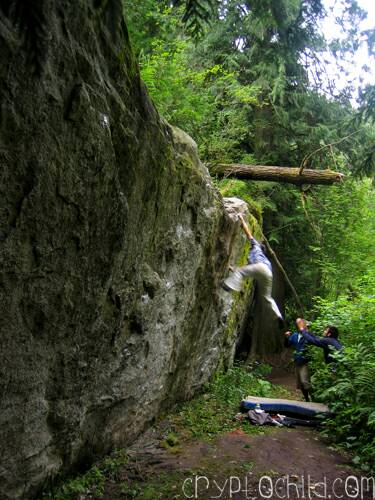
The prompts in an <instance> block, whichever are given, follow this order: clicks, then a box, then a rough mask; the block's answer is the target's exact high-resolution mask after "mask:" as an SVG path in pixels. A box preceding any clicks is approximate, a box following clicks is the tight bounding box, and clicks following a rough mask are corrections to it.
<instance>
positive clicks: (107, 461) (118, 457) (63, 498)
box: [41, 450, 128, 500]
mask: <svg viewBox="0 0 375 500" xmlns="http://www.w3.org/2000/svg"><path fill="white" fill-rule="evenodd" d="M127 462H128V456H127V454H126V453H125V451H124V450H115V451H114V452H113V453H112V454H111V455H109V456H107V457H106V458H104V459H103V460H102V461H100V462H99V463H97V464H96V465H94V466H93V467H92V468H91V469H90V470H89V471H87V472H86V473H85V474H83V475H81V476H78V477H75V478H72V479H70V480H67V481H65V482H64V483H63V484H61V485H60V486H57V487H55V488H53V489H52V490H49V491H45V492H44V493H43V494H42V495H41V498H42V499H43V500H44V499H48V498H51V499H53V500H75V499H76V498H79V496H80V495H89V497H90V498H101V497H102V495H103V493H104V487H105V484H106V482H107V481H108V479H116V478H117V474H118V471H119V469H120V468H121V466H123V465H124V464H126V463H127Z"/></svg>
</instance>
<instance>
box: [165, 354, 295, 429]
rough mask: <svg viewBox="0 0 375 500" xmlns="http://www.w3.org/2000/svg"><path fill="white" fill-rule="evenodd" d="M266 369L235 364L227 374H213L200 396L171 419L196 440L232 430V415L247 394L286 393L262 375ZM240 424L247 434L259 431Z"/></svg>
mask: <svg viewBox="0 0 375 500" xmlns="http://www.w3.org/2000/svg"><path fill="white" fill-rule="evenodd" d="M266 372H267V368H266V367H264V366H262V368H257V369H255V370H251V369H250V370H246V369H245V367H244V366H242V365H240V364H238V365H235V366H233V367H232V368H230V369H229V370H228V371H227V372H226V373H221V374H218V375H216V377H215V378H214V379H213V381H212V382H211V383H210V384H208V385H207V387H206V389H205V391H204V393H203V394H202V395H201V396H199V397H197V398H195V399H193V400H192V401H189V402H188V403H184V404H183V405H182V406H181V408H179V410H178V412H177V413H176V415H175V417H174V418H173V422H174V424H175V425H177V426H181V427H182V428H183V429H184V431H185V433H188V436H189V437H192V438H199V439H211V438H213V437H214V436H216V435H218V434H221V433H222V432H225V431H231V430H233V429H234V428H236V427H238V425H239V422H237V421H233V416H234V414H235V413H236V412H237V411H238V408H239V403H240V401H241V400H242V399H243V398H245V397H246V396H248V395H250V394H251V395H252V396H260V397H277V396H279V397H281V395H284V396H285V394H287V391H286V390H283V389H282V388H280V387H275V386H272V385H271V384H270V382H268V381H267V380H264V379H262V378H261V377H262V375H264V374H265V373H266ZM242 427H243V430H245V431H246V432H249V433H254V432H258V431H259V429H258V428H257V427H252V426H249V424H248V422H246V421H245V422H244V423H243V424H242Z"/></svg>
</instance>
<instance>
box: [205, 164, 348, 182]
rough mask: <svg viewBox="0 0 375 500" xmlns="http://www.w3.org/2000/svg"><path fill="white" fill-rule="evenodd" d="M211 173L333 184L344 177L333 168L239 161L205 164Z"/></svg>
mask: <svg viewBox="0 0 375 500" xmlns="http://www.w3.org/2000/svg"><path fill="white" fill-rule="evenodd" d="M207 167H208V169H209V171H210V173H211V174H212V175H217V176H219V177H235V178H236V179H252V180H256V181H273V182H287V183H289V184H296V185H297V186H300V185H302V184H334V183H335V182H340V181H342V180H343V178H344V174H341V173H340V172H334V171H333V170H311V169H307V168H305V169H304V170H303V172H302V173H300V169H299V168H295V167H276V166H266V165H243V164H241V163H232V164H225V163H218V164H215V165H207Z"/></svg>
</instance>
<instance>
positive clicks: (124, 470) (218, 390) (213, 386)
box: [40, 365, 288, 500]
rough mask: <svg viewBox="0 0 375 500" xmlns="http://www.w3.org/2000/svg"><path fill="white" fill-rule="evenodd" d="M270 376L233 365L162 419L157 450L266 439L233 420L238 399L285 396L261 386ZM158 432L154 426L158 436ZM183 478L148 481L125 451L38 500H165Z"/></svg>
mask: <svg viewBox="0 0 375 500" xmlns="http://www.w3.org/2000/svg"><path fill="white" fill-rule="evenodd" d="M269 370H270V369H269V367H268V366H267V365H258V366H255V367H247V368H245V367H244V366H243V365H235V366H233V367H232V368H230V369H229V370H228V371H227V372H225V373H220V374H217V375H216V376H215V377H214V378H213V380H212V381H211V382H210V383H209V384H207V385H206V386H205V387H204V390H203V392H202V393H201V394H200V395H198V396H197V397H195V398H194V399H192V400H191V401H188V402H185V403H183V404H180V405H179V406H177V407H176V408H175V409H174V410H173V411H172V412H171V413H170V414H168V415H165V416H163V417H162V420H163V422H164V424H165V422H167V427H166V428H164V430H163V431H162V432H161V433H160V442H159V446H160V447H162V448H165V449H168V451H169V452H170V453H172V454H173V453H175V454H179V453H180V452H181V451H182V449H183V446H184V445H186V443H187V442H191V441H194V440H200V441H210V440H211V439H212V438H214V437H215V436H218V435H220V434H224V433H226V432H230V431H232V430H234V429H238V428H239V427H240V428H241V429H242V430H243V431H244V432H246V433H249V434H254V433H258V434H259V433H264V432H265V429H264V428H263V427H254V426H251V425H250V424H249V422H247V421H243V422H238V421H236V420H234V418H233V417H234V415H235V414H236V413H237V412H238V409H239V404H240V401H241V399H243V398H244V397H246V396H247V395H250V394H251V395H252V396H264V397H282V396H287V395H288V391H287V390H286V389H284V388H282V387H279V386H273V385H272V384H271V383H270V382H268V381H267V380H264V378H263V377H264V376H265V375H266V374H267V373H268V372H269ZM157 428H158V424H157V425H156V432H158V431H157ZM246 465H249V464H246ZM134 467H135V468H136V470H137V474H138V475H139V477H138V479H131V480H129V479H128V474H129V470H132V472H134ZM207 467H209V465H207ZM198 472H199V471H198ZM205 472H207V469H206V470H205ZM184 474H186V471H176V472H175V473H172V474H171V473H169V474H168V475H163V474H157V475H156V474H154V475H152V474H150V470H147V471H145V472H144V473H143V472H142V471H140V470H139V468H138V464H137V463H134V458H133V457H132V456H131V455H129V454H128V453H127V451H126V450H116V451H115V452H113V453H112V454H111V455H109V456H107V457H106V458H104V459H103V460H101V461H99V462H97V463H96V464H95V465H94V466H93V467H92V468H91V469H90V470H88V471H87V472H86V473H85V474H82V475H80V476H77V477H74V478H71V479H69V480H65V481H64V482H63V483H60V484H59V485H56V486H55V487H54V488H52V489H49V490H48V491H45V492H44V493H43V494H42V495H41V497H40V498H41V499H43V500H46V499H54V500H73V499H74V500H75V499H79V500H86V499H89V498H102V497H103V496H104V495H105V498H110V497H111V494H108V491H107V490H108V488H110V487H112V488H113V487H115V488H116V494H117V496H116V498H137V499H144V500H147V499H154V498H169V497H167V492H168V491H169V492H171V491H173V488H174V487H175V484H177V483H178V481H180V482H181V478H183V476H184ZM130 476H131V474H130ZM114 485H115V486H114ZM108 495H109V496H108Z"/></svg>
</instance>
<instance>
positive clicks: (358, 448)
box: [312, 272, 375, 471]
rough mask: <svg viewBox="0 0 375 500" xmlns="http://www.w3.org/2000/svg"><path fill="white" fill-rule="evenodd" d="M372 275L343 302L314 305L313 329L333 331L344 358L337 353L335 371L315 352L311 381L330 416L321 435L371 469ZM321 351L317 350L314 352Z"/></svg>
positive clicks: (374, 460)
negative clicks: (336, 331)
mask: <svg viewBox="0 0 375 500" xmlns="http://www.w3.org/2000/svg"><path fill="white" fill-rule="evenodd" d="M374 285H375V273H374V272H370V273H369V274H367V275H366V276H365V277H364V278H363V279H362V280H361V281H360V283H359V284H358V286H357V287H356V288H355V289H354V290H353V291H352V293H351V294H350V295H348V296H346V297H345V296H341V297H339V298H338V299H337V300H335V301H331V302H330V301H327V300H323V299H318V300H317V304H316V308H317V309H318V311H319V316H318V317H317V319H316V320H315V322H314V325H313V326H314V328H315V329H317V330H320V329H323V328H324V327H325V326H326V325H328V324H334V325H336V326H337V327H338V328H339V330H340V338H341V341H342V343H343V345H344V352H343V353H342V354H340V353H337V355H336V358H337V365H336V366H337V369H336V370H335V371H333V370H332V368H331V367H329V366H326V365H324V364H323V363H322V361H321V352H318V350H317V349H315V351H314V361H313V367H314V368H315V373H314V375H313V377H312V381H313V387H314V393H315V397H316V398H317V399H318V400H320V401H322V402H324V403H326V404H328V405H329V406H330V408H331V409H332V410H333V411H334V413H335V416H334V418H332V419H331V420H329V421H328V422H327V425H326V432H327V433H328V435H330V436H333V437H334V438H335V439H336V441H337V442H338V443H340V444H341V445H342V446H343V447H345V448H346V449H348V450H350V451H352V452H354V453H355V456H354V463H356V464H358V465H360V466H361V467H362V468H363V469H364V470H366V471H371V470H374V468H375V391H374V387H375V295H374V289H375V286H374ZM319 351H320V350H319Z"/></svg>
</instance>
